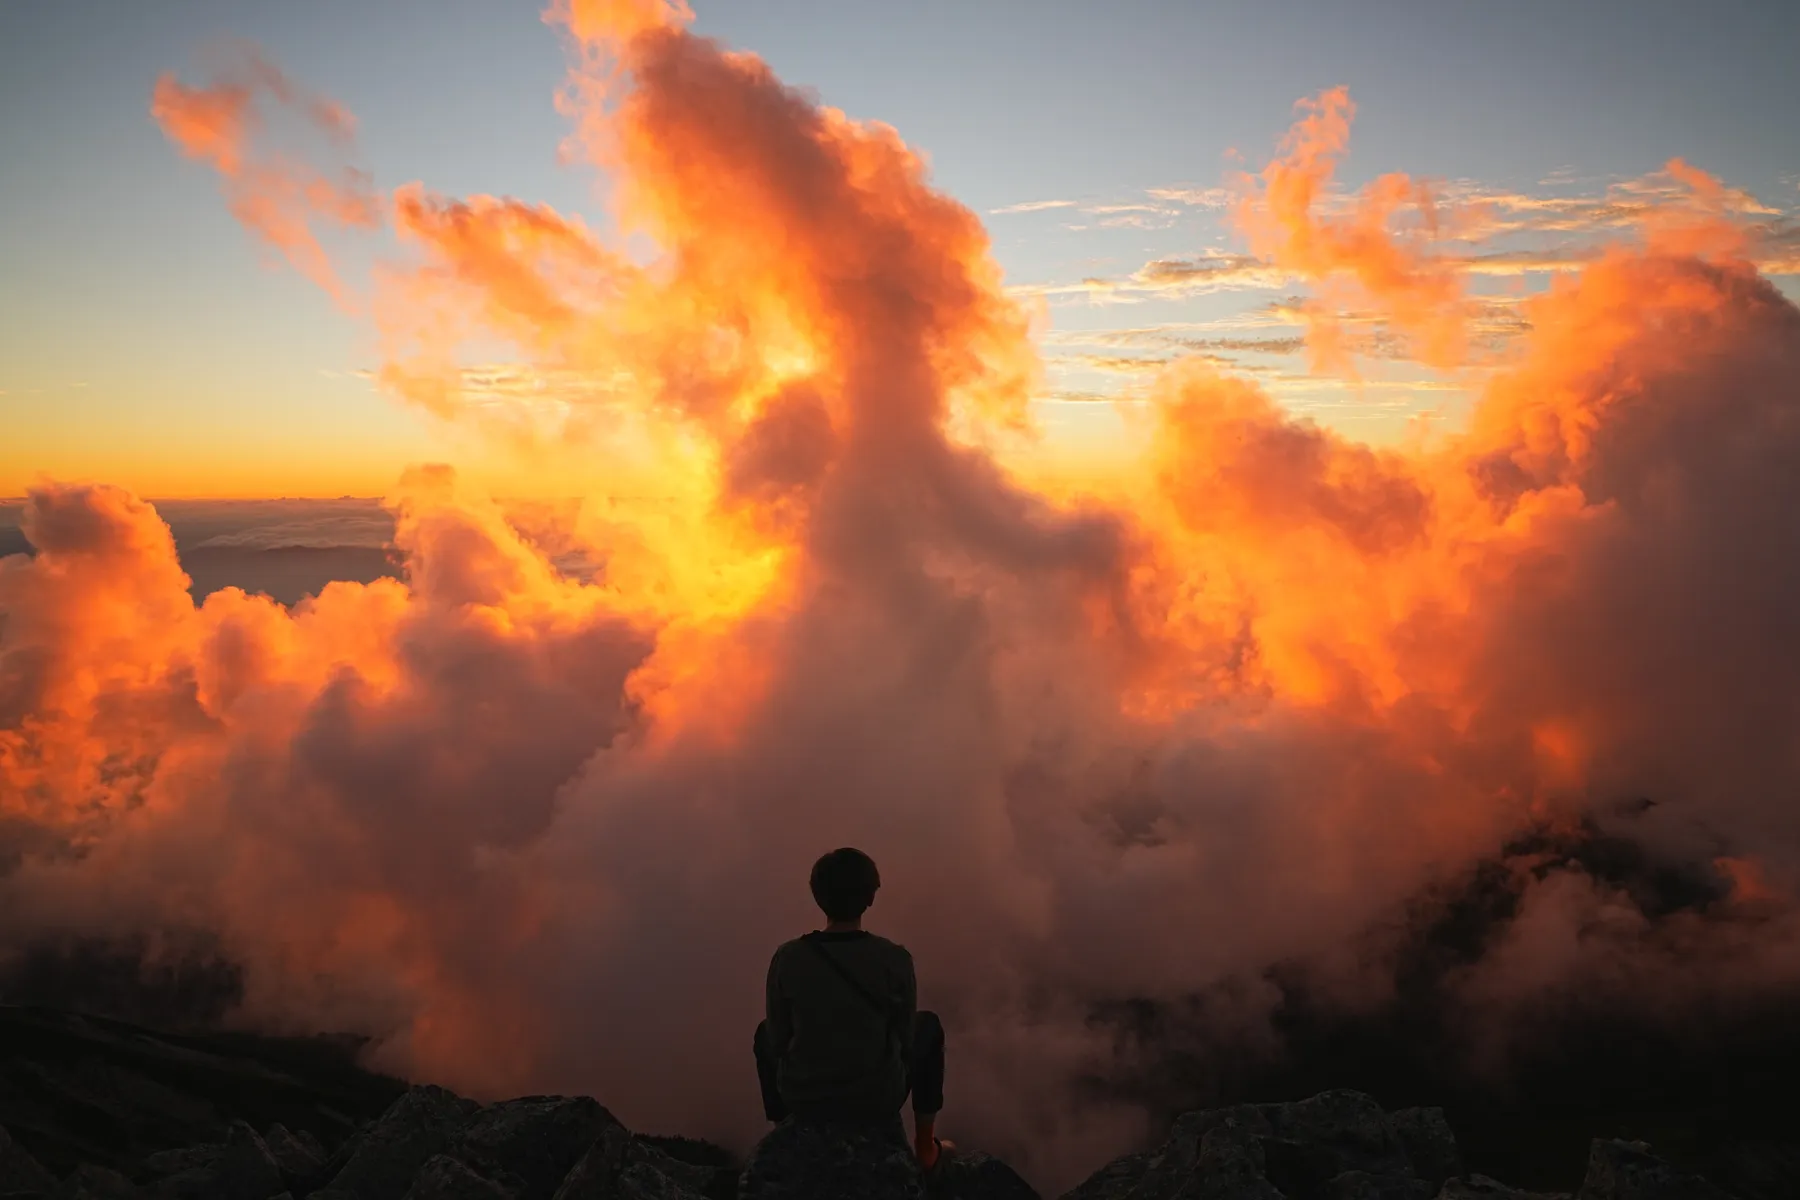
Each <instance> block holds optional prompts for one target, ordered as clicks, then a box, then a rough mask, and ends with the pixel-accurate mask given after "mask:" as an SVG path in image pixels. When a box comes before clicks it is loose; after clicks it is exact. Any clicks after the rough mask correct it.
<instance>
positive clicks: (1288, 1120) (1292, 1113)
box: [1257, 1089, 1413, 1197]
mask: <svg viewBox="0 0 1800 1200" xmlns="http://www.w3.org/2000/svg"><path fill="white" fill-rule="evenodd" d="M1257 1107H1258V1108H1260V1109H1261V1110H1262V1113H1263V1116H1264V1117H1265V1118H1266V1119H1267V1120H1268V1122H1269V1127H1270V1130H1271V1132H1272V1133H1273V1135H1274V1136H1273V1137H1271V1138H1268V1139H1266V1140H1265V1142H1264V1147H1263V1153H1264V1156H1265V1158H1266V1160H1267V1163H1266V1171H1267V1174H1268V1177H1269V1179H1270V1180H1271V1181H1272V1182H1273V1183H1274V1184H1275V1185H1276V1186H1277V1187H1279V1188H1280V1189H1281V1190H1282V1191H1283V1192H1286V1193H1287V1194H1288V1195H1289V1196H1290V1197H1298V1196H1308V1195H1315V1194H1318V1193H1319V1192H1320V1191H1321V1190H1322V1189H1323V1187H1324V1185H1325V1184H1326V1183H1328V1182H1330V1181H1331V1180H1332V1179H1334V1178H1336V1177H1337V1176H1339V1175H1342V1174H1343V1173H1344V1172H1346V1171H1364V1172H1367V1173H1368V1174H1370V1175H1395V1176H1407V1175H1411V1174H1412V1173H1413V1169H1412V1162H1411V1160H1410V1159H1409V1158H1408V1157H1407V1154H1406V1150H1405V1148H1404V1147H1403V1146H1402V1145H1401V1143H1400V1136H1399V1134H1398V1132H1397V1131H1396V1130H1395V1128H1394V1123H1393V1122H1392V1121H1391V1120H1389V1119H1388V1115H1387V1113H1386V1112H1384V1111H1383V1110H1382V1107H1381V1105H1379V1104H1377V1103H1376V1102H1375V1099H1374V1097H1372V1096H1367V1095H1364V1094H1363V1093H1362V1092H1353V1091H1349V1090H1345V1089H1339V1090H1336V1091H1329V1092H1320V1093H1319V1094H1318V1095H1316V1096H1313V1097H1310V1098H1308V1099H1306V1100H1297V1101H1294V1102H1292V1103H1289V1104H1262V1105H1258V1106H1257Z"/></svg>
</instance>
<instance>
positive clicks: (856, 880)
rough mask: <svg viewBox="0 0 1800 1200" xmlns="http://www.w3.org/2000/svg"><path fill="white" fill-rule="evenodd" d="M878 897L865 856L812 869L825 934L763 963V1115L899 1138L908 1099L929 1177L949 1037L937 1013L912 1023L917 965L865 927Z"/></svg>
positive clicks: (832, 856)
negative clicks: (861, 1127) (870, 1127)
mask: <svg viewBox="0 0 1800 1200" xmlns="http://www.w3.org/2000/svg"><path fill="white" fill-rule="evenodd" d="M880 886H881V875H880V873H879V872H878V871H877V870H876V869H875V862H874V860H873V859H871V858H870V857H869V856H868V855H866V854H864V853H863V852H862V851H860V850H853V849H850V848H848V847H845V848H844V849H841V850H833V851H832V852H831V853H829V854H827V855H825V856H824V857H823V858H821V859H819V861H818V862H816V863H814V864H813V869H812V894H813V899H814V900H815V901H817V902H818V905H819V907H820V908H821V909H823V910H824V912H825V918H826V925H825V928H824V929H822V930H819V931H816V932H813V933H809V934H807V935H806V936H804V937H800V938H795V939H794V940H793V941H791V942H786V943H784V944H783V945H782V946H781V947H780V949H778V950H776V951H775V957H774V958H773V959H771V960H770V962H769V978H768V987H767V996H766V1001H767V1016H766V1019H765V1020H764V1021H763V1022H762V1024H760V1025H758V1026H757V1027H756V1043H755V1049H756V1074H757V1079H758V1081H759V1082H760V1083H761V1085H762V1101H763V1114H764V1115H765V1116H767V1117H768V1119H769V1120H771V1121H781V1120H783V1119H784V1118H786V1117H787V1116H788V1115H789V1114H792V1115H793V1116H794V1117H795V1118H797V1119H800V1120H814V1121H827V1122H852V1123H858V1124H874V1125H882V1126H885V1125H887V1124H888V1123H889V1122H891V1123H892V1128H893V1129H895V1130H900V1129H901V1128H902V1126H901V1125H900V1109H901V1106H902V1105H903V1104H904V1103H905V1102H906V1097H907V1094H908V1093H909V1092H910V1093H911V1095H912V1108H913V1127H914V1130H915V1134H914V1139H913V1147H914V1150H915V1152H916V1153H917V1154H918V1158H919V1164H920V1166H922V1167H923V1168H925V1169H926V1170H930V1169H931V1168H932V1167H934V1166H935V1165H936V1164H937V1161H938V1156H939V1153H940V1152H941V1151H942V1149H943V1148H944V1146H945V1145H946V1143H944V1142H942V1141H940V1140H939V1139H938V1138H937V1137H936V1136H934V1131H935V1128H936V1124H937V1114H938V1112H939V1110H941V1109H942V1108H943V1106H944V1027H943V1024H942V1023H941V1022H940V1021H939V1020H938V1018H937V1014H936V1013H931V1012H919V1011H918V985H917V982H916V980H915V977H914V975H913V960H912V955H911V954H909V953H907V951H906V948H905V947H904V946H901V945H898V944H896V943H894V942H890V941H888V940H887V939H886V938H884V937H877V936H876V935H875V934H872V933H870V932H868V931H867V930H865V929H864V928H863V927H862V916H863V913H864V912H865V911H867V909H868V907H869V905H871V904H873V903H874V901H875V892H876V889H878V888H879V887H880ZM902 1136H904V1135H903V1134H902Z"/></svg>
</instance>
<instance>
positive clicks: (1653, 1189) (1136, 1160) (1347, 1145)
mask: <svg viewBox="0 0 1800 1200" xmlns="http://www.w3.org/2000/svg"><path fill="white" fill-rule="evenodd" d="M1063 1200H1734V1198H1733V1197H1732V1195H1731V1193H1729V1192H1727V1191H1725V1190H1724V1189H1722V1188H1719V1187H1717V1186H1715V1185H1714V1184H1712V1183H1710V1182H1708V1181H1707V1180H1705V1179H1703V1178H1701V1177H1700V1176H1698V1175H1695V1174H1692V1173H1690V1172H1684V1171H1681V1170H1679V1169H1677V1168H1676V1167H1674V1166H1673V1165H1671V1164H1670V1163H1667V1162H1665V1161H1663V1160H1662V1159H1660V1158H1658V1157H1656V1156H1655V1155H1654V1154H1652V1153H1651V1152H1650V1148H1649V1147H1648V1146H1645V1145H1644V1144H1643V1143H1641V1142H1621V1141H1613V1140H1599V1139H1597V1140H1596V1141H1595V1142H1594V1143H1593V1148H1592V1151H1591V1153H1590V1154H1589V1158H1588V1169H1587V1176H1586V1178H1585V1179H1584V1180H1583V1182H1582V1185H1581V1190H1580V1192H1579V1193H1578V1195H1577V1196H1576V1197H1573V1198H1572V1197H1570V1196H1569V1195H1568V1194H1567V1193H1562V1194H1557V1193H1542V1192H1528V1191H1524V1190H1521V1189H1518V1188H1512V1187H1508V1186H1506V1185H1505V1184H1503V1183H1500V1182H1497V1181H1496V1180H1493V1179H1489V1178H1488V1177H1486V1176H1484V1175H1478V1174H1469V1175H1465V1174H1464V1173H1463V1163H1462V1155H1461V1153H1460V1151H1459V1150H1458V1148H1457V1145H1456V1138H1455V1135H1454V1134H1452V1133H1451V1131H1450V1125H1449V1122H1448V1121H1447V1120H1446V1119H1445V1117H1444V1114H1443V1112H1442V1111H1441V1110H1439V1109H1434V1108H1412V1109H1402V1110H1400V1111H1398V1112H1393V1113H1389V1112H1385V1111H1383V1110H1382V1108H1381V1106H1380V1105H1379V1104H1377V1103H1376V1102H1375V1101H1374V1099H1373V1098H1371V1097H1369V1096H1365V1095H1363V1094H1362V1093H1360V1092H1350V1091H1333V1092H1323V1093H1320V1094H1319V1095H1317V1096H1313V1097H1311V1098H1310V1099H1307V1100H1299V1101H1295V1102H1293V1103H1288V1104H1241V1105H1236V1106H1234V1107H1231V1108H1219V1109H1208V1110H1204V1111H1201V1112H1192V1113H1188V1114H1186V1115H1185V1116H1183V1117H1181V1118H1180V1119H1179V1120H1177V1121H1176V1122H1175V1126H1174V1128H1173V1129H1172V1130H1171V1132H1170V1135H1169V1139H1168V1140H1167V1141H1166V1142H1164V1143H1163V1144H1162V1145H1161V1146H1159V1147H1157V1148H1156V1149H1154V1150H1150V1151H1146V1152H1144V1153H1140V1154H1132V1155H1127V1156H1125V1157H1123V1158H1120V1159H1116V1160H1115V1161H1113V1162H1111V1163H1109V1164H1107V1165H1106V1166H1105V1167H1102V1168H1101V1169H1100V1170H1099V1171H1096V1172H1095V1173H1094V1174H1093V1175H1092V1176H1090V1177H1089V1178H1088V1179H1087V1180H1086V1181H1084V1182H1083V1183H1082V1184H1081V1185H1080V1186H1079V1187H1077V1188H1075V1189H1074V1190H1073V1191H1071V1192H1069V1193H1067V1195H1065V1196H1064V1197H1063Z"/></svg>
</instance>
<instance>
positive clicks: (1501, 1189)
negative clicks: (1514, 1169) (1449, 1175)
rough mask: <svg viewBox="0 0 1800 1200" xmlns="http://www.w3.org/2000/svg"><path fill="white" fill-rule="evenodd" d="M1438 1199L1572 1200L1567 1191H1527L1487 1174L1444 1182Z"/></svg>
mask: <svg viewBox="0 0 1800 1200" xmlns="http://www.w3.org/2000/svg"><path fill="white" fill-rule="evenodd" d="M1437 1200H1570V1197H1569V1195H1568V1193H1566V1192H1527V1191H1524V1190H1522V1189H1520V1188H1513V1187H1507V1186H1506V1185H1505V1184H1504V1183H1501V1182H1500V1181H1499V1180H1497V1179H1489V1178H1488V1177H1487V1176H1486V1175H1470V1176H1469V1177H1468V1178H1466V1179H1452V1180H1450V1181H1449V1182H1447V1183H1445V1184H1444V1188H1443V1190H1442V1191H1440V1192H1439V1193H1438V1198H1437Z"/></svg>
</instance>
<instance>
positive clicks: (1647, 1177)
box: [1579, 1138, 1731, 1200]
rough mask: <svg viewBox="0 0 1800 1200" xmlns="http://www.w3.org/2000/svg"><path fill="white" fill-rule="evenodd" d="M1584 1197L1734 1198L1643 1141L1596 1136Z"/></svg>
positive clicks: (1591, 1199)
mask: <svg viewBox="0 0 1800 1200" xmlns="http://www.w3.org/2000/svg"><path fill="white" fill-rule="evenodd" d="M1579 1197H1580V1200H1731V1196H1730V1194H1729V1193H1727V1192H1726V1191H1725V1190H1724V1189H1723V1188H1719V1187H1715V1186H1714V1185H1713V1184H1711V1183H1709V1182H1708V1181H1707V1180H1705V1179H1704V1178H1702V1177H1700V1176H1699V1175H1693V1174H1689V1173H1688V1172H1685V1171H1681V1170H1678V1169H1676V1168H1675V1167H1674V1166H1672V1165H1670V1164H1669V1163H1667V1162H1664V1161H1663V1160H1662V1159H1660V1158H1658V1157H1656V1155H1654V1154H1652V1153H1650V1147H1648V1146H1646V1145H1645V1144H1644V1143H1642V1142H1626V1141H1620V1140H1618V1139H1616V1138H1595V1139H1594V1141H1593V1143H1592V1144H1591V1145H1590V1146H1589V1147H1588V1166H1587V1176H1586V1177H1585V1178H1584V1179H1583V1180H1582V1181H1581V1191H1580V1193H1579Z"/></svg>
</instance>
